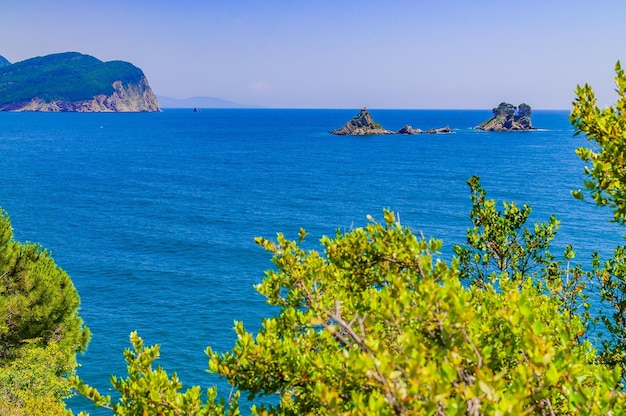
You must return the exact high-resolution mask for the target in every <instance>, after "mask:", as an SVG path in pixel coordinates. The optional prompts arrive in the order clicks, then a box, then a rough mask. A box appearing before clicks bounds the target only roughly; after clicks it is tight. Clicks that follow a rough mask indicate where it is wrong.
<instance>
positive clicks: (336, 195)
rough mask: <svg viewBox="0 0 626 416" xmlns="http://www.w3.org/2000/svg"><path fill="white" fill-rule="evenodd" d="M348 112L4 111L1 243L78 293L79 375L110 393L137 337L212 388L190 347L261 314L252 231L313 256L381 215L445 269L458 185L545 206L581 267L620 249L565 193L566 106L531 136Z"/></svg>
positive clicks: (454, 235) (592, 213)
mask: <svg viewBox="0 0 626 416" xmlns="http://www.w3.org/2000/svg"><path fill="white" fill-rule="evenodd" d="M356 112H357V111H352V110H260V109H255V110H241V109H238V110H203V111H200V112H197V113H194V112H192V111H190V110H165V111H163V112H162V113H146V114H116V113H114V114H76V113H61V114H49V113H0V155H1V159H2V163H0V177H2V179H3V180H2V186H1V187H0V206H1V207H2V208H3V209H4V210H6V211H7V212H8V213H9V215H10V216H11V219H12V222H13V227H14V230H15V238H16V239H17V240H19V241H33V242H39V243H41V244H42V246H43V247H45V248H47V249H49V250H50V251H51V252H52V254H53V257H54V259H55V260H56V262H57V264H59V265H60V266H61V267H62V268H63V269H65V270H66V271H67V272H68V273H69V274H70V276H71V277H72V279H73V281H74V283H75V285H76V287H77V288H78V291H79V293H80V295H81V299H82V310H81V315H82V316H83V318H84V320H85V322H86V324H87V325H88V326H89V327H90V328H91V330H92V332H93V338H92V341H91V343H90V345H89V349H88V351H87V352H86V353H85V354H84V355H83V356H81V357H80V362H81V364H82V367H81V368H80V371H79V373H80V374H81V376H82V377H83V378H84V379H85V381H86V382H87V383H90V384H92V385H94V386H96V387H98V388H99V389H100V390H101V392H102V393H110V392H111V391H110V384H109V376H110V375H111V374H117V375H125V363H124V360H123V357H122V351H123V349H124V348H126V347H128V346H129V342H128V335H129V333H130V332H131V331H133V330H138V331H139V334H140V335H141V336H142V337H143V338H144V340H145V342H146V344H148V345H150V344H156V343H159V344H161V356H162V358H161V360H160V361H159V362H160V364H161V365H163V366H164V367H165V368H166V369H167V370H168V371H169V372H177V373H178V375H179V376H180V378H181V380H182V381H183V383H184V385H185V387H191V386H192V385H196V384H199V385H202V386H203V387H206V386H208V385H210V384H213V383H214V382H215V379H214V378H213V377H212V376H211V375H209V374H207V373H206V369H207V358H206V356H205V354H204V349H205V348H206V347H207V346H208V345H211V346H212V347H214V348H215V349H217V350H227V349H229V348H230V347H232V345H233V342H234V338H235V337H234V332H233V330H232V327H233V321H234V320H241V321H243V322H244V323H245V324H246V326H247V327H248V328H249V329H251V330H253V329H255V328H257V327H258V325H259V323H260V321H261V319H262V317H263V316H266V315H267V314H269V313H271V310H269V309H268V307H267V306H266V305H265V303H264V299H263V298H262V297H261V296H260V295H259V294H257V293H256V292H255V290H254V289H253V285H254V284H256V283H258V282H260V281H261V279H262V278H263V273H264V271H265V270H266V269H269V268H271V267H272V264H271V262H270V257H269V255H268V254H267V253H266V252H264V251H263V250H262V249H261V248H260V247H258V246H256V245H255V244H254V241H253V239H254V237H255V236H265V237H269V238H273V237H274V236H275V235H276V233H277V232H283V233H285V234H286V235H287V237H289V238H297V234H298V229H299V228H300V227H303V228H305V229H306V230H307V231H308V232H309V233H310V235H309V237H308V238H307V242H306V244H307V245H309V246H310V247H311V248H317V247H319V246H318V243H317V242H318V240H319V238H320V237H321V236H323V235H331V234H334V232H335V230H336V229H342V230H349V229H350V228H352V227H358V226H362V225H365V224H366V221H367V220H366V218H365V217H366V215H367V214H371V215H373V216H374V218H377V219H382V210H383V209H384V208H389V209H391V210H393V211H395V212H397V213H399V215H400V219H401V221H402V223H404V224H405V225H407V226H409V227H411V228H412V229H413V230H414V231H415V232H418V233H419V232H421V233H423V234H424V235H425V236H427V237H430V236H433V237H436V238H439V239H442V240H443V241H444V249H443V251H442V253H441V257H442V258H443V259H446V260H447V259H449V258H450V252H451V246H452V244H453V243H462V242H464V237H465V230H466V228H467V227H468V226H469V221H468V215H469V209H470V198H469V191H468V187H467V185H466V181H467V179H468V178H469V177H470V176H472V175H479V176H480V177H481V180H482V184H483V186H484V187H485V189H486V190H487V193H488V197H490V198H495V199H498V200H500V201H502V200H504V201H516V202H518V203H520V204H521V203H528V204H530V205H531V206H532V207H533V216H532V220H533V221H545V220H547V219H548V217H549V216H550V215H551V214H556V215H557V217H558V218H559V219H560V220H561V229H560V231H559V235H558V237H557V241H556V243H555V245H556V246H557V247H562V246H563V245H565V244H567V243H572V244H573V245H574V248H575V250H576V251H577V253H578V256H577V260H579V261H580V262H581V263H582V264H585V265H587V264H588V263H589V259H590V253H591V251H593V250H595V249H598V250H600V251H603V252H607V253H608V252H609V251H610V250H611V249H612V247H614V246H615V245H616V244H617V243H619V242H621V237H620V236H621V234H622V233H623V232H624V229H620V228H619V227H617V226H615V225H612V224H609V223H608V222H607V220H608V219H609V218H610V216H611V213H610V212H609V211H608V210H603V209H599V208H595V207H594V206H593V205H592V204H591V203H585V202H580V201H576V200H574V199H573V198H572V197H571V196H570V193H569V192H570V190H572V189H575V188H580V187H581V186H582V169H583V166H584V165H583V163H582V162H581V161H580V160H579V159H578V158H577V157H576V156H575V154H574V149H575V148H576V147H578V146H581V145H584V144H585V143H586V142H585V139H584V138H583V137H573V129H572V127H571V125H570V124H569V122H568V120H567V117H568V112H567V111H536V112H535V113H534V114H533V124H534V125H535V126H536V127H538V128H539V130H537V131H533V132H520V133H486V132H481V131H477V130H473V129H472V127H473V126H475V125H477V124H479V123H480V122H481V121H483V120H485V119H487V118H489V117H490V116H491V111H490V110H485V111H452V110H450V111H426V110H415V111H408V110H393V111H392V110H372V111H371V112H372V115H373V117H374V119H375V120H376V121H378V122H380V123H381V124H383V126H385V127H386V128H389V129H393V130H397V129H399V128H400V127H402V126H403V125H405V124H410V125H412V126H413V127H414V128H421V129H428V128H433V127H443V126H446V125H449V126H450V127H451V128H452V129H453V133H452V134H448V135H417V136H372V137H340V136H333V135H330V134H329V133H328V131H329V130H331V129H334V128H338V127H341V126H342V125H343V124H344V123H345V122H346V121H347V120H349V119H350V118H351V117H352V116H354V115H355V114H356ZM553 251H555V252H556V251H557V250H556V249H555V250H553ZM221 393H222V394H224V395H227V394H228V391H227V390H225V389H223V388H222V391H221ZM70 403H71V406H72V408H73V410H74V411H75V413H78V411H79V410H82V409H88V410H90V409H89V407H88V406H85V402H84V401H82V400H81V399H72V400H71V401H70ZM92 414H106V412H104V413H103V412H98V411H96V412H92Z"/></svg>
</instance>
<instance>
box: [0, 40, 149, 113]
mask: <svg viewBox="0 0 626 416" xmlns="http://www.w3.org/2000/svg"><path fill="white" fill-rule="evenodd" d="M143 76H144V74H143V72H142V71H141V69H139V68H137V67H136V66H134V65H132V64H130V63H128V62H123V61H110V62H102V61H100V60H99V59H96V58H94V57H93V56H89V55H83V54H80V53H77V52H66V53H58V54H53V55H47V56H41V57H36V58H31V59H27V60H25V61H22V62H17V63H14V64H11V65H6V66H1V65H0V106H1V105H6V104H10V103H22V102H28V101H30V100H31V99H32V98H35V97H39V98H41V99H43V100H45V101H56V100H61V101H69V102H75V101H82V100H90V99H93V97H94V96H95V95H98V94H106V95H110V94H112V93H113V86H112V84H113V82H115V81H117V80H120V81H122V82H123V83H125V84H126V83H135V82H139V81H140V80H141V78H142V77H143Z"/></svg>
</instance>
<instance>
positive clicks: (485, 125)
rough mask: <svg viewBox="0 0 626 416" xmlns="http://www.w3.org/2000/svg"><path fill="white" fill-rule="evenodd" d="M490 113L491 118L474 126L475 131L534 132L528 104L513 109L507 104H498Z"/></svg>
mask: <svg viewBox="0 0 626 416" xmlns="http://www.w3.org/2000/svg"><path fill="white" fill-rule="evenodd" d="M515 110H517V114H515ZM492 112H493V117H492V118H490V119H489V120H486V121H484V122H482V123H481V124H479V125H478V126H476V129H478V130H485V131H524V130H535V128H534V127H533V125H532V123H531V120H530V115H531V114H532V109H531V108H530V106H529V105H528V104H524V103H523V104H520V105H519V106H518V107H515V106H514V105H512V104H509V103H500V105H499V106H497V107H496V108H494V109H493V110H492Z"/></svg>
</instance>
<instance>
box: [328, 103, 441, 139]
mask: <svg viewBox="0 0 626 416" xmlns="http://www.w3.org/2000/svg"><path fill="white" fill-rule="evenodd" d="M451 132H452V130H450V127H448V126H446V127H442V128H439V129H429V130H428V131H426V132H425V131H424V130H421V129H414V128H413V127H411V126H409V125H408V124H407V125H405V126H404V127H402V128H401V129H400V130H398V131H391V130H387V129H385V128H383V126H381V125H380V124H379V123H376V122H375V121H374V119H373V118H372V115H371V114H370V113H369V111H367V109H366V108H365V107H363V108H362V109H361V112H359V114H357V115H356V116H354V117H353V118H352V120H350V121H348V122H347V123H346V124H344V125H343V127H342V128H340V129H336V130H331V131H330V133H331V134H337V135H340V136H346V135H349V136H366V135H373V134H409V135H413V134H421V133H430V134H435V133H451Z"/></svg>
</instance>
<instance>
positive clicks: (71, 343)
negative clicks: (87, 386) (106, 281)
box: [0, 211, 89, 414]
mask: <svg viewBox="0 0 626 416" xmlns="http://www.w3.org/2000/svg"><path fill="white" fill-rule="evenodd" d="M79 303H80V298H79V297H78V294H77V292H76V289H75V288H74V285H73V284H72V281H71V280H70V278H69V276H68V275H67V273H65V271H63V270H61V269H60V268H59V267H58V266H57V265H56V264H55V263H54V260H53V259H52V257H51V256H50V254H49V253H48V252H47V251H45V250H43V249H42V248H41V247H40V246H38V245H35V244H21V243H19V242H16V241H14V240H13V230H12V228H11V222H10V219H9V217H8V216H7V214H6V213H5V212H4V211H0V395H1V396H2V397H3V400H2V401H3V403H5V406H11V407H12V408H13V409H14V410H15V411H23V412H25V413H26V414H38V413H37V412H38V410H36V409H37V408H39V407H41V409H55V407H54V406H52V405H51V404H50V403H53V402H54V403H57V404H58V405H59V406H61V407H62V408H64V406H63V404H62V402H61V399H62V398H64V397H67V396H68V395H69V394H70V386H69V384H68V381H67V379H66V376H67V375H68V374H70V373H72V372H73V371H74V368H75V367H76V353H78V352H80V351H83V350H84V349H85V348H86V345H87V342H88V341H89V330H88V329H87V328H86V327H84V326H83V322H82V319H81V318H80V317H79V316H78V308H79ZM42 403H46V404H45V405H42ZM25 409H30V410H25ZM18 414H19V413H18ZM48 414H60V412H56V413H48Z"/></svg>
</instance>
